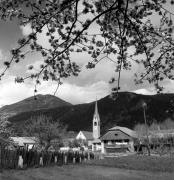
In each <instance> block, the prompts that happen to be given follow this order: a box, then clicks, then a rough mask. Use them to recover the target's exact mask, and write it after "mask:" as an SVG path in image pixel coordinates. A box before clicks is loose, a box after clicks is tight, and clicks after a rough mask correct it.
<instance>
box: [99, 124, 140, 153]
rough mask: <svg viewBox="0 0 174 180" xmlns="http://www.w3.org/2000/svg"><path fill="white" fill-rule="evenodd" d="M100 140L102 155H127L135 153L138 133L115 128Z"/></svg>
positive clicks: (118, 127) (127, 129) (124, 128)
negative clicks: (127, 153)
mask: <svg viewBox="0 0 174 180" xmlns="http://www.w3.org/2000/svg"><path fill="white" fill-rule="evenodd" d="M100 139H101V152H102V153H120V152H124V153H126V152H134V146H135V143H136V142H137V139H138V137H137V134H136V132H135V131H133V130H131V129H129V128H126V127H120V126H115V127H113V128H111V129H109V130H108V131H107V132H106V133H105V134H104V135H103V136H101V138H100Z"/></svg>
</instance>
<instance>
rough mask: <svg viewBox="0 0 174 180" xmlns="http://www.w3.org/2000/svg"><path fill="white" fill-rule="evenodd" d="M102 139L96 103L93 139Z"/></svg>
mask: <svg viewBox="0 0 174 180" xmlns="http://www.w3.org/2000/svg"><path fill="white" fill-rule="evenodd" d="M99 137H100V116H99V113H98V106H97V101H96V102H95V111H94V116H93V138H94V139H98V138H99Z"/></svg>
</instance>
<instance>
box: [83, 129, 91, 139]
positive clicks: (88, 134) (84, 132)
mask: <svg viewBox="0 0 174 180" xmlns="http://www.w3.org/2000/svg"><path fill="white" fill-rule="evenodd" d="M81 132H82V133H83V135H84V136H85V137H86V139H87V140H91V139H93V133H92V132H90V131H81Z"/></svg>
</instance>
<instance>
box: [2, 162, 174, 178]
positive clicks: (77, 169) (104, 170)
mask: <svg viewBox="0 0 174 180" xmlns="http://www.w3.org/2000/svg"><path fill="white" fill-rule="evenodd" d="M173 178H174V173H164V172H163V173H153V172H147V171H135V170H125V169H117V168H112V167H103V166H88V165H66V166H62V167H58V166H54V167H45V168H37V169H34V168H33V169H27V170H8V171H7V170H5V171H3V173H1V174H0V180H147V179H148V180H173Z"/></svg>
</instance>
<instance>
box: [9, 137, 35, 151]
mask: <svg viewBox="0 0 174 180" xmlns="http://www.w3.org/2000/svg"><path fill="white" fill-rule="evenodd" d="M10 139H11V140H12V141H13V142H14V144H16V145H17V146H19V147H27V148H28V149H31V148H32V147H33V146H34V145H36V144H37V141H36V138H35V137H10Z"/></svg>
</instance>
